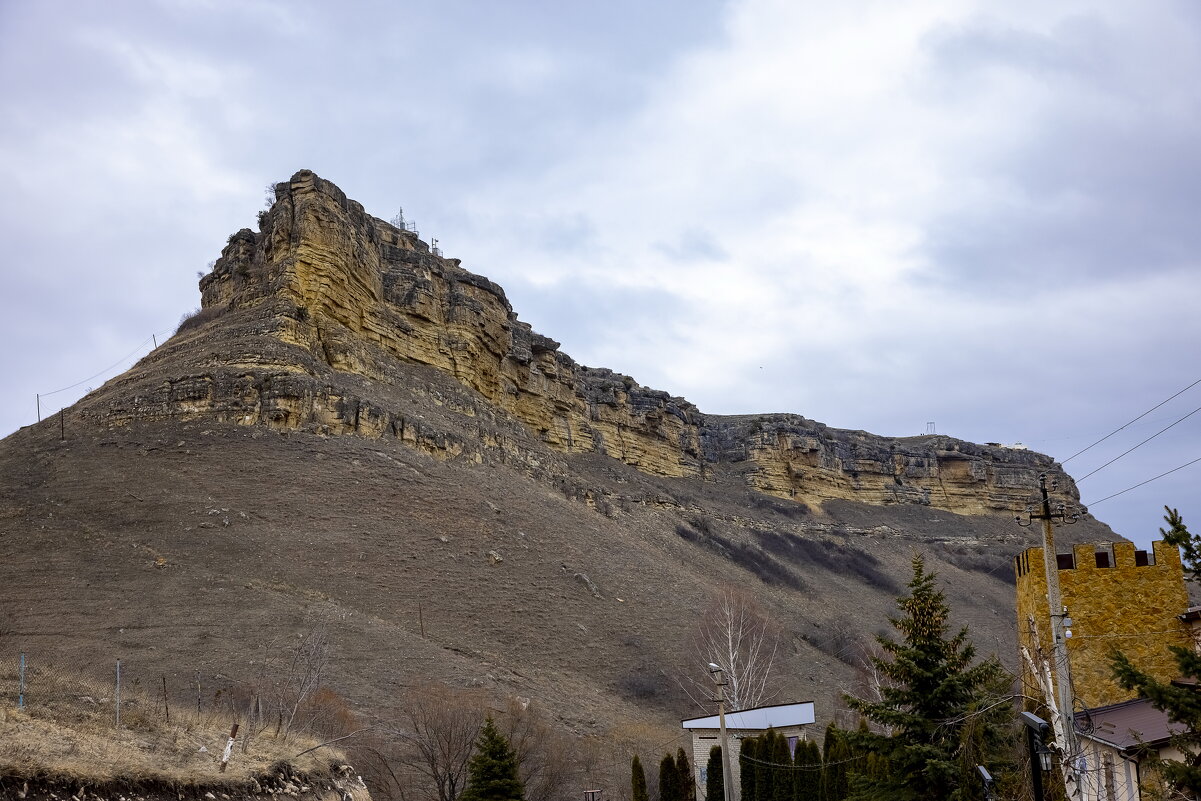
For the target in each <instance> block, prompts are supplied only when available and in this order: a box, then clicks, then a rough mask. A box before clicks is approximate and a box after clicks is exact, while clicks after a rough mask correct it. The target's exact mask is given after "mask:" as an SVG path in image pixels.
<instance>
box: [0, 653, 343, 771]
mask: <svg viewBox="0 0 1201 801" xmlns="http://www.w3.org/2000/svg"><path fill="white" fill-rule="evenodd" d="M0 678H3V679H4V680H10V679H12V678H15V677H9V676H3V677H0ZM48 681H53V682H54V683H55V685H56V686H52V687H49V688H48V689H46V686H47V683H48ZM40 683H41V686H42V687H43V688H44V689H43V697H44V698H45V699H48V700H43V701H40V702H31V703H29V704H27V705H26V706H25V707H24V708H17V707H16V706H14V705H13V704H12V702H11V701H9V700H6V702H5V704H4V705H3V706H0V777H14V776H28V777H35V776H41V777H53V778H61V779H67V780H72V781H76V782H89V783H104V782H111V781H115V780H120V781H123V782H159V783H163V784H171V785H192V784H205V785H210V786H212V785H230V786H234V785H241V784H249V783H250V781H251V780H252V779H254V778H257V777H264V776H267V775H270V774H273V773H276V772H277V771H278V768H279V765H280V763H286V764H288V765H289V766H290V770H291V772H293V773H297V774H302V775H307V776H322V775H325V774H328V773H329V771H330V765H331V762H332V761H339V762H340V761H343V760H344V757H343V755H342V754H341V753H340V752H337V751H335V750H333V749H330V748H328V747H327V748H322V749H319V750H317V751H314V752H311V753H308V754H305V755H303V756H300V757H299V758H298V757H297V755H298V754H300V753H301V752H302V751H305V750H306V749H309V748H312V747H313V746H315V745H318V744H319V742H320V741H318V740H314V739H312V738H311V737H307V736H299V735H295V734H293V735H291V736H289V737H287V738H286V739H284V738H274V737H271V736H269V735H264V734H260V735H259V736H257V737H254V738H253V739H251V740H250V742H249V743H248V744H247V747H246V750H245V752H244V751H243V738H242V736H241V734H240V735H239V738H238V742H237V744H236V745H235V747H234V749H233V754H232V756H231V759H230V762H229V765H228V767H227V769H226V771H225V772H224V773H222V772H220V770H219V762H220V759H221V755H222V752H223V751H224V749H225V744H226V742H227V740H228V738H229V729H230V725H231V723H233V722H234V720H235V719H234V718H231V717H230V715H229V714H226V713H220V712H212V713H210V714H207V715H203V716H200V717H199V718H197V716H195V715H192V716H191V717H190V719H188V716H184V719H183V720H180V719H178V718H173V720H172V722H170V723H168V722H167V721H166V719H165V718H164V717H163V716H162V715H160V714H155V713H154V712H147V711H146V710H153V709H154V708H155V705H154V700H153V699H150V698H146V697H141V696H138V695H136V694H134V695H130V694H128V693H123V694H122V719H121V727H120V728H119V729H118V728H117V727H116V725H115V720H114V709H113V703H112V699H111V698H110V697H108V696H109V695H111V687H105V686H103V685H101V684H99V683H96V682H91V681H89V680H87V679H85V678H82V677H79V676H67V677H63V676H61V674H60V675H58V676H55V675H53V674H51V675H50V677H49V678H48V677H47V676H42V677H40ZM238 722H239V723H242V722H241V721H238ZM242 731H243V732H244V731H245V727H244V726H243V727H242Z"/></svg>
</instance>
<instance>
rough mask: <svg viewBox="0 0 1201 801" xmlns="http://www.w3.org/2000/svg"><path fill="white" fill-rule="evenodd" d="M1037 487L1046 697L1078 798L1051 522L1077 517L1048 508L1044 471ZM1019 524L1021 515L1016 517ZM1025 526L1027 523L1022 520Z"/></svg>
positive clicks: (1069, 789)
mask: <svg viewBox="0 0 1201 801" xmlns="http://www.w3.org/2000/svg"><path fill="white" fill-rule="evenodd" d="M1038 489H1039V492H1040V493H1041V494H1042V503H1041V504H1040V507H1039V511H1038V512H1033V511H1032V512H1031V513H1030V520H1031V522H1033V521H1034V520H1041V521H1042V523H1043V568H1044V569H1045V570H1046V574H1047V606H1048V609H1049V610H1050V613H1051V653H1052V657H1053V659H1054V664H1055V698H1054V699H1050V698H1049V699H1047V701H1048V703H1053V704H1054V705H1055V707H1056V711H1057V712H1058V713H1059V720H1060V724H1061V725H1060V727H1059V728H1060V729H1062V731H1059V732H1056V734H1058V735H1059V741H1060V743H1061V744H1062V745H1063V753H1062V754H1061V755H1060V757H1061V764H1062V769H1063V780H1064V790H1065V791H1066V793H1067V797H1068V798H1069V799H1080V798H1082V797H1083V796H1082V790H1083V788H1082V787H1081V783H1080V776H1079V773H1078V766H1077V764H1076V759H1077V757H1078V756H1079V754H1080V748H1079V741H1078V739H1077V737H1076V718H1075V716H1074V715H1073V709H1074V705H1073V702H1072V669H1071V665H1070V664H1069V663H1068V648H1067V638H1068V637H1071V636H1072V634H1071V632H1070V631H1069V630H1068V627H1067V625H1066V623H1065V621H1066V622H1070V620H1069V619H1068V617H1067V610H1066V609H1065V608H1064V606H1063V596H1062V595H1061V594H1060V591H1059V564H1058V561H1057V559H1056V553H1055V528H1054V526H1053V522H1054V521H1059V522H1060V523H1063V524H1065V525H1070V524H1072V523H1075V522H1077V521H1078V520H1079V519H1080V515H1079V514H1077V513H1069V512H1068V511H1067V509H1066V508H1065V506H1064V505H1063V504H1060V505H1059V508H1058V509H1057V510H1056V511H1052V510H1051V499H1050V498H1049V497H1048V495H1047V474H1046V473H1041V474H1040V475H1039V477H1038ZM1018 523H1019V524H1021V517H1020V516H1019V517H1018ZM1025 525H1030V524H1029V523H1026V524H1025Z"/></svg>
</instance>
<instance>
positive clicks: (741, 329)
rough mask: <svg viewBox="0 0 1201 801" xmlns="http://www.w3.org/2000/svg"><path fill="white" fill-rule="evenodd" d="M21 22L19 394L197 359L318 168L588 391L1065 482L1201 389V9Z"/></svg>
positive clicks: (62, 11)
mask: <svg viewBox="0 0 1201 801" xmlns="http://www.w3.org/2000/svg"><path fill="white" fill-rule="evenodd" d="M0 14H3V15H4V23H3V25H0V71H2V72H3V74H5V75H7V76H10V77H15V76H17V75H20V76H21V80H15V79H14V80H10V81H9V82H8V87H9V89H8V90H7V91H6V93H5V96H4V97H3V98H0V112H3V113H0V154H3V155H0V175H2V176H3V177H4V179H5V181H6V183H7V185H8V186H10V187H13V188H14V189H13V190H12V191H10V192H8V193H7V194H5V195H3V196H0V212H2V214H0V235H3V236H4V237H5V240H6V245H7V259H8V262H7V264H6V266H5V273H6V274H5V278H6V283H7V284H8V285H9V286H12V287H15V288H16V290H18V291H19V297H20V304H18V305H19V306H20V308H17V309H10V308H9V307H11V306H13V303H12V301H9V302H8V304H7V305H6V306H5V309H4V311H5V316H6V319H7V320H8V321H9V322H7V323H5V325H6V327H7V328H6V330H8V331H11V330H12V329H18V328H20V327H22V326H28V325H32V324H33V323H30V322H29V318H28V315H27V314H26V310H27V309H28V308H36V309H42V310H47V311H46V315H47V316H49V317H50V318H52V319H53V320H54V325H51V326H49V330H47V326H45V325H43V326H42V328H41V329H40V330H39V335H38V337H29V335H28V333H27V332H25V331H23V330H22V331H18V332H14V333H10V338H13V339H14V341H15V340H16V339H17V338H21V337H24V339H21V341H22V342H26V343H28V344H27V346H26V347H25V348H24V349H23V350H22V352H21V353H20V354H19V355H13V356H11V357H10V359H11V362H10V363H9V365H7V366H8V367H9V370H8V371H7V372H9V373H11V374H15V375H16V376H17V378H16V379H14V382H13V392H14V393H20V394H22V395H25V394H28V395H30V396H32V392H34V391H38V389H47V388H52V387H57V386H61V385H63V384H65V383H70V380H66V379H68V378H71V379H73V378H77V377H79V376H82V375H88V374H89V373H91V372H93V371H94V370H93V368H94V367H95V366H96V365H103V364H105V363H108V362H109V361H111V360H112V359H113V358H115V357H116V356H118V355H120V353H122V352H124V351H126V350H128V349H129V347H132V346H133V345H134V344H136V343H137V342H139V341H141V340H142V339H143V338H144V337H145V336H146V335H148V334H149V333H150V332H151V331H154V330H157V329H160V328H162V327H165V326H171V325H173V324H174V322H175V321H176V320H177V319H178V317H179V315H180V314H181V313H183V312H184V311H186V310H188V309H190V308H192V307H194V306H195V304H196V289H195V271H196V270H197V269H200V268H202V267H203V265H204V264H205V263H207V262H208V261H209V260H211V259H213V258H215V257H216V255H217V253H218V252H219V249H220V246H221V244H222V243H223V242H224V239H225V236H226V235H228V234H229V233H230V232H231V231H233V230H236V229H237V228H240V227H242V226H244V225H248V224H252V221H253V214H254V211H255V210H256V209H257V208H258V206H259V204H260V202H261V200H260V196H261V187H262V184H263V183H265V182H266V181H268V180H280V179H283V178H285V177H286V176H288V175H290V174H291V173H292V172H293V171H295V170H296V169H299V168H302V167H308V168H312V169H315V170H317V171H318V172H319V173H321V174H322V175H323V176H325V177H327V178H329V179H331V180H334V181H335V182H337V183H339V185H341V186H342V187H343V189H345V190H346V191H347V193H348V194H349V195H350V196H352V197H355V198H356V199H358V200H360V201H362V202H363V203H364V204H365V205H366V206H367V208H368V209H369V210H370V211H372V212H373V213H375V214H378V215H380V216H390V215H391V214H393V213H394V212H395V209H396V207H397V206H400V205H403V206H404V208H405V210H406V214H407V215H408V216H409V217H412V218H416V219H417V220H418V221H419V222H420V225H421V230H422V234H423V236H424V237H425V238H427V239H429V238H432V237H438V238H439V239H441V240H442V247H443V249H444V250H445V252H446V253H447V254H448V255H450V256H455V257H459V258H462V259H463V261H464V266H465V267H467V268H469V269H472V270H474V271H476V272H480V273H482V274H485V275H487V276H488V277H490V278H492V279H493V280H495V281H497V282H498V283H500V284H501V285H502V286H504V287H505V288H506V290H507V291H508V292H509V294H510V296H511V298H512V300H513V303H514V307H515V309H516V311H517V312H518V313H519V314H520V315H521V316H522V317H523V318H525V319H528V320H531V321H532V322H533V323H534V324H535V326H536V327H538V328H539V329H540V330H541V331H542V333H545V334H547V335H548V336H551V337H553V338H555V339H558V340H561V341H562V342H563V343H564V348H565V350H567V351H568V352H569V353H570V354H571V355H572V356H573V357H575V358H576V359H577V360H579V361H581V362H583V363H586V364H591V365H597V366H606V367H611V368H613V369H617V370H620V371H623V372H627V373H629V374H631V375H633V376H634V377H635V378H636V379H637V380H639V381H640V382H642V383H644V384H648V385H651V386H656V387H658V388H662V389H666V390H668V391H670V392H672V393H673V394H682V395H684V396H686V397H688V398H689V399H690V400H692V401H694V402H695V403H697V404H698V405H699V406H700V407H701V408H702V409H703V410H705V411H710V412H729V413H734V412H739V413H742V412H755V411H765V410H772V411H794V412H797V413H801V414H804V415H806V416H809V417H812V418H815V419H819V420H822V421H825V422H828V423H831V424H834V425H839V426H846V427H852V428H864V429H868V430H873V431H877V432H880V433H886V434H894V433H895V434H905V433H919V432H921V431H924V429H925V424H926V422H928V421H935V422H936V424H937V425H938V427H939V430H945V431H948V432H949V433H952V434H956V435H960V436H964V437H966V438H969V439H976V440H993V441H1008V440H1023V441H1026V442H1027V443H1028V444H1030V445H1032V446H1035V447H1041V448H1044V449H1046V450H1050V451H1052V452H1053V453H1055V454H1056V455H1063V454H1066V453H1068V452H1069V449H1070V448H1072V447H1074V446H1075V445H1076V444H1078V443H1080V442H1082V441H1087V440H1088V439H1089V437H1093V436H1094V435H1095V436H1100V435H1101V434H1103V433H1104V432H1105V431H1108V430H1110V428H1112V426H1114V425H1116V424H1117V423H1118V422H1120V421H1121V419H1122V418H1123V417H1125V416H1126V415H1129V416H1133V414H1136V413H1137V412H1138V411H1141V408H1140V407H1142V408H1145V407H1146V406H1149V405H1150V404H1151V403H1153V402H1154V400H1155V399H1159V398H1162V397H1166V396H1167V395H1168V394H1170V393H1171V392H1173V391H1175V390H1176V389H1178V388H1179V385H1183V384H1185V383H1187V381H1184V380H1182V377H1181V371H1182V370H1185V369H1186V367H1187V366H1188V365H1191V364H1195V363H1197V361H1198V360H1197V354H1196V345H1195V343H1196V342H1197V341H1198V334H1201V331H1199V330H1198V327H1199V324H1198V323H1196V322H1195V320H1196V319H1197V317H1196V314H1195V307H1196V304H1197V300H1198V298H1201V277H1199V275H1201V273H1199V272H1198V269H1197V268H1198V264H1197V260H1198V256H1197V254H1198V253H1199V252H1201V248H1199V247H1198V246H1199V245H1201V241H1199V238H1201V233H1198V231H1199V230H1201V229H1199V228H1198V226H1197V225H1196V224H1195V221H1196V219H1197V218H1198V213H1199V212H1201V208H1199V205H1201V201H1199V199H1198V198H1199V196H1198V194H1197V192H1196V186H1197V185H1198V183H1199V181H1198V179H1199V178H1201V152H1199V151H1198V150H1197V149H1196V147H1195V146H1194V144H1193V143H1194V142H1196V141H1197V140H1198V138H1201V137H1199V134H1201V130H1198V128H1199V126H1201V111H1199V109H1201V103H1199V102H1198V101H1199V100H1201V97H1199V93H1201V88H1198V86H1197V82H1196V81H1194V80H1192V79H1191V78H1192V76H1194V75H1196V74H1198V73H1199V72H1201V63H1199V62H1201V41H1199V37H1201V25H1198V23H1199V22H1201V10H1198V7H1197V6H1196V4H1194V3H1190V2H1184V1H1183V0H1178V1H1177V2H1168V3H1162V4H1156V5H1146V4H1143V5H1138V6H1135V5H1130V4H1123V3H1117V2H1102V1H1100V0H1087V1H1086V0H1066V2H1063V3H1057V4H1054V5H1048V4H1045V3H1035V2H1032V1H1031V2H1026V1H1025V0H1018V1H1017V2H1013V3H1008V4H1005V5H1004V6H998V5H996V4H992V3H983V2H962V1H961V0H956V2H951V0H914V1H913V2H907V3H904V4H889V3H882V2H876V1H874V0H851V1H850V2H844V3H836V4H830V3H825V4H820V3H813V2H805V3H796V2H793V1H788V2H786V1H785V0H731V1H730V2H716V0H715V1H713V2H700V3H697V2H693V3H687V4H686V3H683V2H667V3H653V4H647V3H640V2H635V1H634V0H618V1H617V2H615V3H611V4H606V5H604V6H588V5H583V6H580V5H572V4H559V5H557V6H548V5H546V4H544V3H538V2H517V3H510V4H505V5H504V6H501V5H496V4H479V3H473V2H466V0H449V1H443V2H415V3H410V4H406V6H405V8H404V10H403V13H401V12H398V11H397V9H396V7H395V6H393V5H392V4H388V3H383V2H360V3H354V4H351V5H349V6H347V5H341V6H332V5H329V4H322V3H316V2H299V3H280V2H255V3H244V4H238V5H236V6H229V5H227V4H220V3H206V2H200V1H199V0H196V1H195V2H190V3H185V4H180V3H166V2H164V3H159V4H156V5H154V4H152V5H147V4H141V3H139V4H126V3H121V2H116V3H113V4H106V5H105V7H104V8H103V9H100V8H99V7H96V8H93V7H91V6H88V5H86V4H75V3H66V2H61V3H55V2H49V3H44V4H42V3H39V4H37V5H36V6H32V5H26V6H21V7H18V6H11V5H10V6H6V7H4V8H3V9H0ZM9 297H12V295H9ZM85 332H86V335H85ZM101 343H103V347H102V346H101ZM119 343H124V344H121V345H120V346H118V345H119ZM126 345H127V346H128V347H126ZM35 387H37V388H38V389H35ZM22 414H24V412H22ZM27 417H28V415H27V414H26V415H25V417H21V416H20V415H17V414H15V413H14V414H10V415H9V416H7V417H5V418H3V419H4V420H7V421H9V423H8V427H9V428H11V427H12V426H13V425H15V424H16V422H14V421H17V420H20V421H21V422H27V419H26V418H27ZM1163 439H1165V440H1167V439H1168V438H1167V437H1166V436H1165V437H1164V438H1163ZM1197 441H1198V440H1197V437H1196V429H1194V428H1190V427H1187V426H1183V425H1182V426H1181V428H1180V430H1179V431H1177V430H1174V431H1173V437H1172V438H1171V443H1172V447H1173V448H1177V447H1183V448H1185V450H1187V448H1188V446H1190V445H1191V446H1192V447H1194V448H1195V446H1196V443H1197ZM1180 443H1183V445H1181V444H1180ZM1168 450H1169V449H1168V448H1167V447H1166V445H1165V446H1164V447H1163V448H1162V449H1161V450H1152V449H1151V446H1148V447H1147V451H1148V456H1149V457H1153V456H1154V455H1155V454H1157V453H1158V454H1163V453H1167V452H1168ZM1119 452H1120V451H1119ZM1140 454H1141V451H1140ZM1171 455H1173V456H1182V455H1183V454H1180V453H1177V452H1176V451H1172V454H1171ZM1090 456H1091V454H1090ZM1133 459H1134V457H1133V456H1132V457H1128V458H1127V460H1124V461H1123V463H1120V464H1124V463H1128V462H1129V463H1133ZM1081 461H1082V462H1083V461H1086V460H1085V459H1084V457H1082V458H1081ZM1183 461H1187V460H1186V459H1184V458H1181V459H1179V462H1183ZM1153 462H1154V459H1153V458H1149V460H1148V461H1147V463H1146V464H1143V463H1141V462H1140V463H1138V469H1134V468H1132V470H1131V472H1129V473H1127V474H1120V475H1123V476H1124V478H1123V480H1126V479H1128V480H1129V483H1134V481H1135V479H1136V475H1135V474H1136V473H1137V474H1138V476H1137V477H1146V476H1145V475H1143V473H1144V472H1145V471H1153V470H1158V469H1159V467H1157V466H1155V465H1154V464H1153ZM1171 466H1174V465H1167V466H1165V467H1163V469H1168V467H1171ZM1115 467H1116V466H1115ZM1144 468H1145V470H1144ZM1073 469H1076V468H1075V467H1074V465H1073ZM1111 470H1113V468H1111V469H1109V470H1106V471H1104V472H1103V473H1102V474H1098V476H1097V477H1096V478H1094V479H1090V481H1099V480H1101V479H1102V478H1104V477H1105V475H1106V474H1107V473H1110V471H1111ZM1084 472H1087V470H1085V471H1084ZM1180 477H1181V476H1179V475H1178V476H1177V478H1180ZM1115 480H1116V479H1115ZM1168 481H1169V480H1167V479H1165V484H1164V485H1163V487H1164V489H1163V492H1165V493H1170V494H1175V495H1177V496H1179V495H1181V494H1182V493H1183V490H1182V489H1180V487H1182V486H1184V485H1183V484H1176V485H1169V484H1167V483H1166V482H1168ZM1119 489H1120V487H1119ZM1090 491H1091V490H1090ZM1131 496H1134V497H1133V498H1132V497H1124V499H1123V504H1124V505H1123V506H1122V507H1121V508H1123V509H1125V508H1127V507H1126V505H1125V501H1126V500H1130V501H1131V503H1130V508H1134V507H1135V506H1138V508H1139V510H1140V511H1139V512H1138V514H1140V515H1141V516H1142V517H1141V518H1140V519H1141V520H1144V521H1145V520H1146V519H1147V515H1148V513H1149V512H1148V510H1150V513H1151V514H1152V517H1151V520H1152V521H1153V522H1155V523H1156V524H1157V522H1158V519H1157V517H1155V516H1154V513H1155V512H1156V510H1157V508H1158V507H1157V505H1156V504H1148V502H1147V501H1146V500H1134V498H1142V497H1143V496H1141V495H1139V494H1138V493H1131ZM1185 511H1186V513H1187V510H1185ZM1130 519H1133V518H1130ZM1131 527H1132V526H1131Z"/></svg>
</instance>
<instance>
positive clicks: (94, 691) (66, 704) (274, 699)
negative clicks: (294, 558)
mask: <svg viewBox="0 0 1201 801" xmlns="http://www.w3.org/2000/svg"><path fill="white" fill-rule="evenodd" d="M288 656H289V657H291V658H289V659H281V660H280V661H279V662H277V663H275V666H274V667H276V668H277V672H276V673H274V674H269V673H268V672H267V670H264V672H263V675H262V676H261V677H260V679H259V680H257V681H254V682H237V681H233V680H231V679H229V678H228V677H225V676H222V675H220V674H218V675H212V674H202V673H201V671H199V670H193V671H177V672H164V671H154V670H152V669H149V668H146V667H144V666H140V665H137V664H130V663H128V662H126V661H124V660H114V661H112V662H105V663H100V662H92V663H88V664H64V663H63V662H56V661H48V660H42V659H39V657H38V654H36V653H31V652H25V651H22V652H18V653H15V654H11V655H10V654H0V711H2V710H3V708H9V709H16V710H18V714H20V715H22V716H24V717H27V718H29V719H34V720H43V721H52V722H53V723H54V724H55V725H60V726H65V727H68V728H71V729H73V730H78V731H83V732H88V733H91V734H98V733H102V732H106V731H107V732H113V733H117V734H121V733H125V734H128V733H131V732H136V733H137V736H138V738H139V739H147V738H149V739H151V740H153V739H154V738H156V737H158V738H167V739H171V740H177V739H178V738H179V737H180V736H181V732H182V733H185V734H189V735H195V736H196V740H197V742H198V743H200V744H201V745H204V744H206V743H209V742H211V741H213V740H214V739H216V740H218V741H219V740H220V737H219V735H220V734H221V733H222V732H225V733H228V731H229V729H230V727H231V724H233V723H237V724H238V726H239V729H240V732H241V734H240V736H239V738H238V740H239V745H240V750H241V752H242V753H247V752H248V751H249V750H250V749H251V748H252V745H253V744H254V742H255V741H256V740H259V739H268V740H272V741H277V742H279V743H286V742H287V741H288V740H289V737H290V736H291V735H297V737H296V738H294V739H295V742H296V744H297V746H299V745H300V744H302V743H303V742H306V741H311V740H312V739H313V738H314V737H315V738H317V739H318V740H320V739H322V738H324V737H327V736H337V735H339V734H342V733H344V732H346V731H349V730H351V729H352V728H353V727H354V726H355V725H356V722H355V720H354V716H353V714H352V713H351V712H350V710H349V707H348V706H347V704H346V703H345V702H344V701H343V699H342V698H341V697H340V696H339V695H338V694H337V693H335V692H332V691H331V690H329V689H328V688H323V687H322V686H321V678H322V676H321V674H322V670H321V668H322V667H323V663H315V662H310V663H309V664H307V665H306V664H305V663H304V662H303V660H298V659H296V658H295V653H289V654H288ZM202 734H203V736H200V735H202ZM297 750H299V748H297Z"/></svg>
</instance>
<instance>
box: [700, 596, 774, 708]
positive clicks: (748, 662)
mask: <svg viewBox="0 0 1201 801" xmlns="http://www.w3.org/2000/svg"><path fill="white" fill-rule="evenodd" d="M694 642H695V646H694V655H695V659H696V666H697V668H699V670H700V672H699V673H694V674H693V675H691V676H689V677H687V679H688V682H689V683H690V684H691V685H692V689H689V687H687V686H685V687H684V689H685V691H686V692H688V694H689V695H690V696H691V697H692V698H693V700H694V701H698V703H700V701H699V700H698V697H704V696H705V695H707V694H708V693H710V692H712V688H713V686H712V681H711V679H710V668H709V665H711V664H712V665H716V666H717V667H719V668H721V669H722V670H723V671H724V672H725V676H726V681H727V685H726V689H725V693H726V702H727V703H728V704H729V707H730V709H731V710H737V709H751V708H753V707H757V706H762V705H763V704H765V703H767V702H768V701H770V700H771V699H772V697H773V696H774V694H775V693H774V691H773V690H772V689H771V678H772V675H771V674H772V668H773V667H774V666H775V660H776V652H777V650H779V645H780V637H779V633H778V632H777V630H776V628H775V626H773V625H772V623H771V621H770V620H769V619H768V617H767V615H765V614H764V612H763V610H762V608H761V607H760V606H759V604H758V603H756V602H755V600H754V599H753V598H752V597H751V596H750V595H748V594H746V593H744V592H741V591H739V590H736V589H734V588H732V587H727V588H725V589H723V590H722V591H721V592H720V593H718V594H717V596H716V597H715V598H714V599H713V601H712V602H711V603H710V604H709V606H708V608H707V609H706V610H705V612H704V614H703V616H702V617H701V621H700V623H699V624H698V626H697V634H696V638H695V641H694ZM698 676H699V677H698ZM701 705H702V706H709V705H710V704H708V703H702V704H701Z"/></svg>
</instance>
